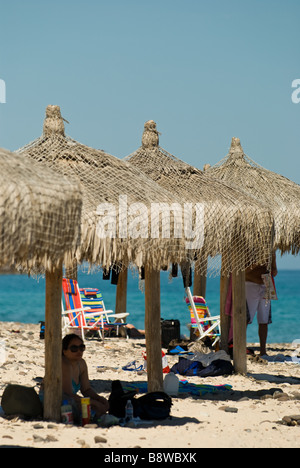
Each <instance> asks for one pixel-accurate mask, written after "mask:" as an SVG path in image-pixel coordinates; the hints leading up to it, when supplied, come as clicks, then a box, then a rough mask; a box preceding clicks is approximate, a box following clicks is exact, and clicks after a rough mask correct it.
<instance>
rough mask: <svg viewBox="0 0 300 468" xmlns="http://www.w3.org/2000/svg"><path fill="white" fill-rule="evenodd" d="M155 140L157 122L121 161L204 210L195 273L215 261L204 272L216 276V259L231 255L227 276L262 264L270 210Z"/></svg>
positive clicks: (149, 125)
mask: <svg viewBox="0 0 300 468" xmlns="http://www.w3.org/2000/svg"><path fill="white" fill-rule="evenodd" d="M158 135H159V134H158V131H157V129H156V124H155V122H153V121H152V120H150V121H148V122H146V123H145V127H144V133H143V136H142V146H141V147H140V148H138V149H137V150H136V151H135V152H133V153H132V154H130V155H129V156H127V157H126V158H125V160H126V161H129V162H130V163H131V164H132V165H134V166H135V167H137V168H138V169H140V171H142V172H144V173H145V174H146V175H147V176H148V177H150V178H151V179H152V180H154V181H155V182H156V183H157V184H159V185H160V186H162V187H163V188H165V189H167V190H168V191H169V192H171V193H173V194H177V195H178V196H180V198H181V199H182V200H185V201H186V202H192V203H194V204H201V205H202V208H203V220H202V221H203V225H202V226H201V228H202V229H203V247H202V248H201V250H200V252H199V254H198V260H197V262H196V267H197V268H198V269H199V270H200V271H201V272H202V273H203V274H207V271H206V259H207V257H209V256H210V257H216V258H215V261H212V262H211V265H210V267H209V268H210V269H209V271H208V274H210V275H214V274H215V275H216V274H218V273H219V271H220V259H219V258H218V257H217V256H218V255H224V254H225V256H226V254H227V253H229V252H230V256H229V255H228V256H227V257H228V258H226V262H225V261H224V262H223V263H222V270H223V272H224V273H226V274H229V273H231V272H232V271H233V269H234V270H236V271H244V270H245V269H246V268H247V267H248V266H249V265H251V264H252V263H253V260H254V259H256V260H257V261H258V260H261V261H262V262H263V263H265V262H266V259H267V258H268V256H269V255H270V247H271V242H272V223H273V220H272V217H271V215H270V211H269V209H268V207H267V206H266V205H264V204H262V203H261V202H260V201H258V200H256V199H254V198H252V197H249V196H248V195H246V194H245V193H243V192H241V191H240V190H238V189H235V188H233V187H231V186H229V185H228V184H226V183H222V182H221V183H220V181H219V180H218V179H217V178H215V177H209V176H208V175H207V174H206V173H203V172H202V171H201V170H199V169H197V168H195V167H193V166H190V165H188V164H187V163H185V162H183V161H181V160H180V159H178V158H176V157H175V156H173V155H172V154H170V153H168V152H167V151H166V150H164V149H163V148H161V147H160V146H159V140H158ZM233 246H234V250H235V256H234V258H233V256H232V247H233Z"/></svg>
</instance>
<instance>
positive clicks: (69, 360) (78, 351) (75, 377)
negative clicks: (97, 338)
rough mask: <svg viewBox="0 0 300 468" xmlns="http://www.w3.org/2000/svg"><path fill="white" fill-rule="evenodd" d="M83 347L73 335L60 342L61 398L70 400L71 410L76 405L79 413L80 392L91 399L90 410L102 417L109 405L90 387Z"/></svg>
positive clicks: (79, 339)
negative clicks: (61, 355)
mask: <svg viewBox="0 0 300 468" xmlns="http://www.w3.org/2000/svg"><path fill="white" fill-rule="evenodd" d="M84 351H85V345H84V343H83V341H82V339H81V338H80V337H79V336H77V335H75V334H70V335H66V336H65V337H64V339H63V342H62V354H63V357H62V389H63V394H64V395H63V396H64V397H67V398H70V399H71V400H72V404H73V408H74V403H75V404H76V407H77V411H78V410H79V411H81V397H80V396H79V395H77V393H78V392H79V390H80V392H81V393H82V395H83V396H84V397H89V398H90V399H91V409H92V410H93V411H94V412H95V413H96V416H97V417H100V416H102V415H103V414H105V413H106V412H107V411H108V410H109V403H108V401H107V400H106V399H105V398H104V397H101V396H100V395H98V394H97V393H96V392H95V391H94V390H93V389H92V388H91V385H90V381H89V376H88V368H87V364H86V362H85V360H84V359H83V358H82V356H83V353H84Z"/></svg>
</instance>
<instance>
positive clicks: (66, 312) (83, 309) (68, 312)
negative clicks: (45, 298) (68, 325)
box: [62, 307, 91, 315]
mask: <svg viewBox="0 0 300 468" xmlns="http://www.w3.org/2000/svg"><path fill="white" fill-rule="evenodd" d="M86 310H91V307H80V308H79V309H72V310H63V311H62V314H64V315H66V314H70V313H73V312H80V311H82V312H85V311H86Z"/></svg>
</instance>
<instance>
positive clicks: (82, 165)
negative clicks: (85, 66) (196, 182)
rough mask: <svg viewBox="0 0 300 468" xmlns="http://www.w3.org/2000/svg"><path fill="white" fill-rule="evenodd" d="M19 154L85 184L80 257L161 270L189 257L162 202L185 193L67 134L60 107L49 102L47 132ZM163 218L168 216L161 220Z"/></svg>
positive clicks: (176, 212) (103, 263) (107, 264)
mask: <svg viewBox="0 0 300 468" xmlns="http://www.w3.org/2000/svg"><path fill="white" fill-rule="evenodd" d="M17 153H20V154H24V155H26V156H28V157H30V158H31V159H33V160H35V161H37V162H38V163H41V164H44V165H47V166H49V167H51V168H53V169H54V170H55V171H57V172H59V173H61V174H64V175H65V176H67V177H68V178H69V179H70V180H73V181H78V184H80V185H81V187H82V190H83V207H82V220H81V244H80V248H79V249H78V251H77V260H78V261H79V262H82V261H84V260H85V261H88V262H90V263H91V264H98V265H101V266H102V267H103V268H108V267H110V266H111V265H113V264H120V263H121V264H125V265H129V264H130V263H133V264H135V265H137V266H138V267H141V266H144V265H146V264H148V265H151V266H152V267H153V268H156V269H159V268H160V267H161V266H163V265H166V264H168V263H169V262H170V261H174V260H175V261H180V260H181V259H182V260H184V259H186V256H187V250H186V246H185V243H184V241H183V239H182V238H174V236H173V235H172V227H171V232H169V231H168V222H167V221H168V216H169V215H170V213H168V210H165V211H164V210H162V209H161V208H162V207H161V206H160V207H159V206H158V205H157V204H158V203H165V204H166V205H168V204H169V205H171V204H172V203H174V202H179V198H178V197H176V196H175V197H174V196H173V195H171V194H170V193H168V192H167V191H166V190H164V189H163V188H162V187H160V186H159V185H157V184H155V183H153V181H152V180H150V179H149V178H148V177H146V176H145V175H144V174H143V173H141V172H140V171H139V170H137V169H135V168H134V167H132V166H131V165H130V164H128V163H127V162H125V161H122V160H120V159H118V158H116V157H114V156H112V155H110V154H108V153H105V152H104V151H102V150H96V149H94V148H90V147H88V146H86V145H83V144H81V143H79V142H77V141H75V140H73V139H72V138H70V137H68V136H66V135H65V128H64V122H63V119H62V117H61V112H60V108H59V106H48V107H47V109H46V118H45V121H44V130H43V135H42V136H41V137H40V138H38V139H36V140H35V141H33V142H32V143H30V144H28V145H26V146H25V147H23V148H21V149H19V150H18V151H17ZM179 208H180V207H179ZM172 215H173V217H174V219H178V217H181V216H182V213H181V210H180V209H178V210H176V207H175V209H174V210H173V211H172ZM160 217H162V218H164V217H165V218H166V219H163V222H162V223H160V222H159V221H160ZM164 221H166V222H164ZM158 226H159V235H158V236H157V235H156V236H155V235H152V234H153V229H154V227H155V228H156V234H157V232H158V230H157V227H158ZM162 231H163V232H162ZM176 259H177V260H176Z"/></svg>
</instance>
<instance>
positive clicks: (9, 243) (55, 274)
mask: <svg viewBox="0 0 300 468" xmlns="http://www.w3.org/2000/svg"><path fill="white" fill-rule="evenodd" d="M0 166H1V171H0V224H1V233H0V264H1V265H14V266H21V267H22V268H23V269H26V270H28V271H31V269H43V270H46V310H45V314H46V333H45V402H44V403H45V404H44V415H45V417H46V418H47V419H56V420H59V417H60V405H61V372H57V366H59V362H60V359H61V279H62V262H63V261H64V262H66V263H67V264H68V262H69V260H70V259H72V257H73V255H74V252H75V250H76V248H77V245H78V242H79V236H80V218H81V206H82V201H81V190H80V187H79V186H78V185H77V184H74V183H72V182H69V181H68V180H67V179H65V178H64V177H62V176H59V175H58V174H56V173H55V172H54V171H52V170H50V169H48V168H47V167H45V168H41V167H40V165H39V164H37V163H35V162H33V161H31V160H29V159H27V158H25V157H23V156H20V155H17V154H15V153H11V152H9V151H6V150H3V149H0Z"/></svg>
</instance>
